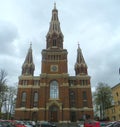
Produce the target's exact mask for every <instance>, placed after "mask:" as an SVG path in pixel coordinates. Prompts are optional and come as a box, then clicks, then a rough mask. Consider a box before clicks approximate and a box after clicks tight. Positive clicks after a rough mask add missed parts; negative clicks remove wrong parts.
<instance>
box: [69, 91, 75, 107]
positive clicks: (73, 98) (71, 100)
mask: <svg viewBox="0 0 120 127" xmlns="http://www.w3.org/2000/svg"><path fill="white" fill-rule="evenodd" d="M70 106H71V107H75V106H76V101H75V92H74V91H70Z"/></svg>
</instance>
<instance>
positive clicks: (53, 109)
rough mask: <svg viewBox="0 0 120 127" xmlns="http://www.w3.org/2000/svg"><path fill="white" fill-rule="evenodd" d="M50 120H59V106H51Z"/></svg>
mask: <svg viewBox="0 0 120 127" xmlns="http://www.w3.org/2000/svg"><path fill="white" fill-rule="evenodd" d="M49 116H50V118H49V119H50V121H51V122H58V107H57V106H51V107H50V115H49Z"/></svg>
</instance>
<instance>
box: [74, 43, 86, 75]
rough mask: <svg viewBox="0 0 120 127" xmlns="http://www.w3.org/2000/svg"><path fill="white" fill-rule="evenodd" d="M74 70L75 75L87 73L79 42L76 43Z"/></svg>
mask: <svg viewBox="0 0 120 127" xmlns="http://www.w3.org/2000/svg"><path fill="white" fill-rule="evenodd" d="M75 72H76V75H83V74H87V65H86V63H85V60H84V57H83V54H82V51H81V49H80V45H79V44H78V49H77V60H76V63H75Z"/></svg>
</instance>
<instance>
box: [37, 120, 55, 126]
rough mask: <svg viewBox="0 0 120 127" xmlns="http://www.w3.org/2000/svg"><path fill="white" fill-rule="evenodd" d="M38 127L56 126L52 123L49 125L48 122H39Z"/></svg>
mask: <svg viewBox="0 0 120 127" xmlns="http://www.w3.org/2000/svg"><path fill="white" fill-rule="evenodd" d="M39 127H56V125H55V124H54V123H50V122H47V121H45V122H41V123H40V126H39Z"/></svg>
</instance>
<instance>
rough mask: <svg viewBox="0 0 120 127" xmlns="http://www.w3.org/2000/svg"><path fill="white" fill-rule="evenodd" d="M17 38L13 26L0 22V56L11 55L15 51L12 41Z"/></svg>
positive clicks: (15, 29)
mask: <svg viewBox="0 0 120 127" xmlns="http://www.w3.org/2000/svg"><path fill="white" fill-rule="evenodd" d="M17 37H18V31H17V28H16V27H15V25H13V24H12V23H10V22H7V21H1V20H0V54H7V53H9V54H12V53H13V52H14V50H15V47H14V44H13V42H14V40H15V39H17Z"/></svg>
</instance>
